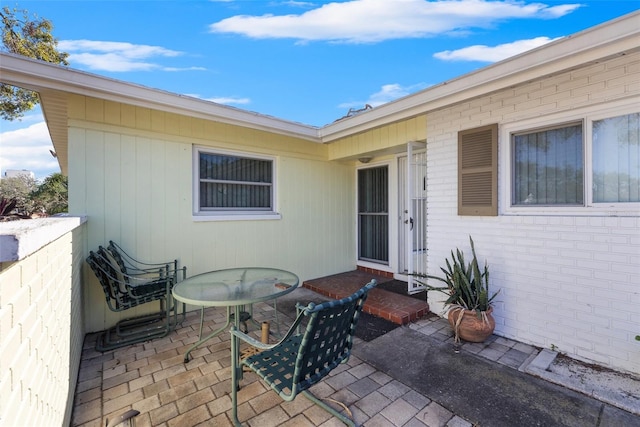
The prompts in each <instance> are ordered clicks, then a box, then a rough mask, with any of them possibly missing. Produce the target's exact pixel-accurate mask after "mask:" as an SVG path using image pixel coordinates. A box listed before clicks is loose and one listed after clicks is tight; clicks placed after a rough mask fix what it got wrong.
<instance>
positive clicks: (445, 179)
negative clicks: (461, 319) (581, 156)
mask: <svg viewBox="0 0 640 427" xmlns="http://www.w3.org/2000/svg"><path fill="white" fill-rule="evenodd" d="M638 64H640V54H637V53H636V54H632V55H627V56H624V57H621V58H616V59H614V60H611V61H608V62H604V63H600V64H596V65H593V66H590V67H587V68H584V69H579V70H574V71H572V72H568V73H565V74H561V75H557V76H554V77H551V78H547V79H544V80H542V81H536V82H531V83H528V84H526V85H523V86H522V87H517V88H511V89H509V90H504V91H502V92H499V93H495V94H492V95H490V96H486V97H483V98H479V99H475V100H473V101H471V102H466V103H464V104H460V105H456V106H453V107H450V108H447V109H445V110H440V111H437V112H433V113H430V114H429V115H428V117H427V135H428V137H427V147H428V148H427V149H428V159H429V160H428V161H429V163H428V188H429V192H428V193H429V194H428V202H429V210H428V239H429V248H430V252H429V258H428V262H429V271H430V272H431V274H439V266H441V265H443V263H444V259H445V257H447V256H449V252H450V251H451V249H454V248H455V247H459V248H461V249H464V250H465V251H466V252H470V247H469V240H468V239H469V237H468V236H469V235H471V236H472V237H473V239H474V242H475V244H476V251H477V253H478V255H479V257H480V260H481V261H484V260H485V259H486V260H487V261H488V262H489V266H490V274H491V285H492V286H493V289H501V294H500V296H499V297H498V300H499V302H498V303H497V304H496V307H495V311H494V315H495V317H496V333H497V334H499V335H503V336H506V337H509V338H514V339H517V340H519V341H524V342H527V343H530V344H533V345H537V346H540V347H545V348H550V347H556V348H557V349H559V351H561V352H564V353H567V354H569V355H571V356H573V357H577V358H581V359H585V360H588V361H595V362H597V363H600V364H603V365H606V366H610V367H613V368H615V369H619V370H625V371H629V372H634V373H640V342H638V341H635V339H634V337H635V335H637V334H640V280H639V276H640V274H639V273H640V212H638V213H636V214H631V215H629V216H626V217H616V216H607V214H605V213H600V214H596V215H592V216H569V215H565V216H543V215H538V216H535V215H527V216H524V215H522V216H507V215H503V214H501V215H500V216H498V217H462V216H458V215H457V132H458V131H459V130H461V129H469V128H473V127H477V126H482V125H486V124H490V123H496V122H497V123H499V124H500V125H503V124H505V123H517V122H518V120H524V119H530V118H532V117H538V116H542V115H545V114H556V115H558V114H559V115H562V114H563V113H564V112H566V113H567V114H570V112H571V110H572V109H574V108H577V107H584V106H590V107H594V106H595V108H599V105H602V108H605V107H606V106H607V105H606V104H607V103H608V102H611V101H615V100H618V99H622V98H625V99H633V98H632V97H635V99H636V100H637V101H638V103H637V104H636V105H640V89H639V85H638V84H637V82H638V81H640V66H639V65H638ZM504 143H505V141H500V142H499V144H500V148H499V149H500V150H502V149H503V148H504V146H503V144H504ZM504 173H505V171H504V170H499V175H502V174H504ZM507 173H508V172H507ZM498 197H499V198H500V199H501V198H503V197H505V189H504V188H500V189H499V193H498ZM469 255H470V254H469ZM440 300H442V297H441V296H440V295H438V294H435V293H431V294H430V296H429V303H430V304H431V306H432V310H434V311H436V312H438V310H439V309H440V308H441V307H442V306H441V304H437V303H436V302H437V301H440Z"/></svg>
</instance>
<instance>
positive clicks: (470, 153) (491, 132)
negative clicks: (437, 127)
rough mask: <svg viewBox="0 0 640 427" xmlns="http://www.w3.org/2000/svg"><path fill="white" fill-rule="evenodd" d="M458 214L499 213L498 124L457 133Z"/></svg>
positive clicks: (487, 214)
mask: <svg viewBox="0 0 640 427" xmlns="http://www.w3.org/2000/svg"><path fill="white" fill-rule="evenodd" d="M458 215H477V216H495V215H498V125H497V124H493V125H489V126H483V127H479V128H475V129H467V130H463V131H461V132H459V133H458Z"/></svg>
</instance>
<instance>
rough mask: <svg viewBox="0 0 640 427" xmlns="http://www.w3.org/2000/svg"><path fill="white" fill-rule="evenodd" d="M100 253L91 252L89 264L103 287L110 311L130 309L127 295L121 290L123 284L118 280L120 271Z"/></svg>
mask: <svg viewBox="0 0 640 427" xmlns="http://www.w3.org/2000/svg"><path fill="white" fill-rule="evenodd" d="M99 252H100V251H99ZM99 252H98V253H96V252H94V251H91V252H89V256H88V257H87V264H89V267H91V270H93V273H94V274H95V275H96V277H97V278H98V281H99V282H100V285H101V286H102V290H103V291H104V294H105V297H106V299H107V304H108V306H109V309H110V310H112V311H122V310H126V309H127V308H130V307H131V304H130V301H129V298H128V296H127V293H126V292H123V291H122V289H121V286H122V285H123V283H122V282H120V281H119V280H118V279H117V277H118V270H117V269H116V268H115V267H114V266H113V265H112V264H111V263H110V262H109V260H108V259H106V258H105V257H104V256H102V255H101V254H100V253H99Z"/></svg>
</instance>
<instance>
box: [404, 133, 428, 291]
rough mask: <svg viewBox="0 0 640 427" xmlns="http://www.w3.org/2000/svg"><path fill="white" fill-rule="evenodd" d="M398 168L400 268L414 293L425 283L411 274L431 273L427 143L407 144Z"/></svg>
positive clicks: (420, 289) (408, 289)
mask: <svg viewBox="0 0 640 427" xmlns="http://www.w3.org/2000/svg"><path fill="white" fill-rule="evenodd" d="M398 170H399V176H398V196H399V197H398V201H399V207H398V209H399V211H400V215H399V218H400V224H399V233H398V234H399V236H398V237H399V239H398V243H399V247H398V251H399V254H398V256H399V263H398V267H399V270H400V271H399V272H400V274H403V275H404V274H406V278H407V292H408V293H409V294H412V293H416V292H420V291H422V290H423V289H424V286H422V285H420V284H418V283H417V282H416V281H415V280H414V276H412V275H411V273H423V274H424V273H426V272H427V241H426V239H427V205H426V202H427V154H426V144H425V143H421V142H409V143H407V157H399V158H398ZM403 175H404V176H403ZM403 270H404V271H403Z"/></svg>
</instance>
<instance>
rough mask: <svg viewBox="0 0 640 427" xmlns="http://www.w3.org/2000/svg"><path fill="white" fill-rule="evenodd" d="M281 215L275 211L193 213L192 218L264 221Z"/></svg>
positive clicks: (199, 219) (278, 217)
mask: <svg viewBox="0 0 640 427" xmlns="http://www.w3.org/2000/svg"><path fill="white" fill-rule="evenodd" d="M279 219H282V215H281V214H279V213H277V212H271V213H261V214H229V213H225V214H194V215H193V216H192V220H193V221H194V222H209V221H265V220H279Z"/></svg>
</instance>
